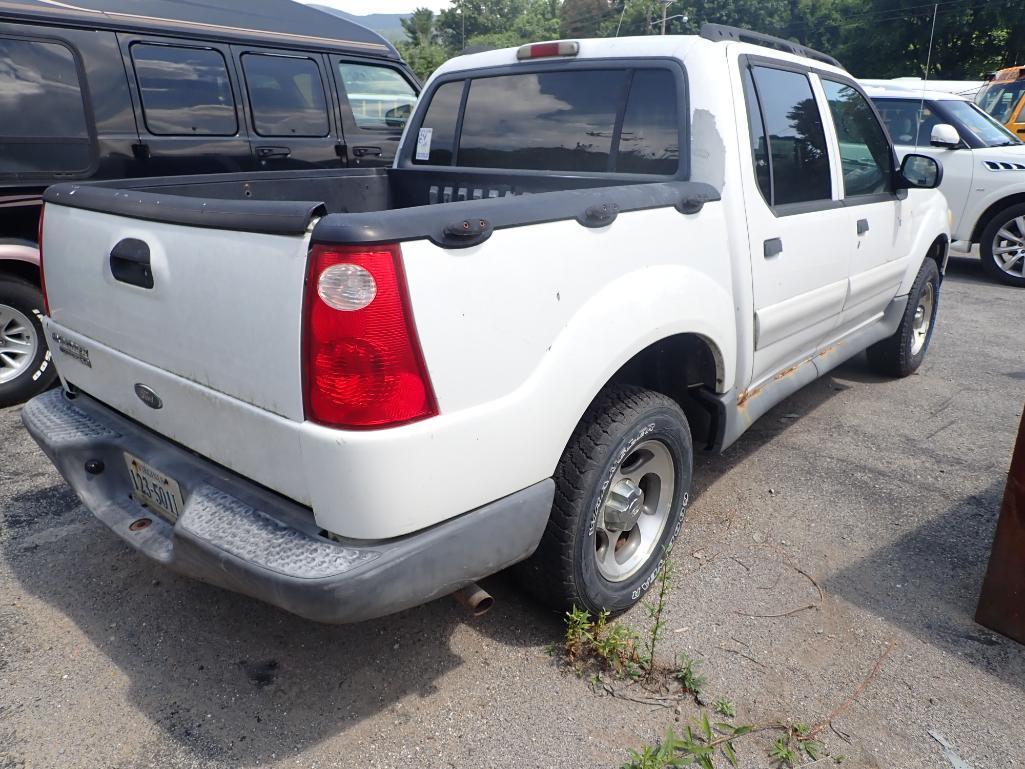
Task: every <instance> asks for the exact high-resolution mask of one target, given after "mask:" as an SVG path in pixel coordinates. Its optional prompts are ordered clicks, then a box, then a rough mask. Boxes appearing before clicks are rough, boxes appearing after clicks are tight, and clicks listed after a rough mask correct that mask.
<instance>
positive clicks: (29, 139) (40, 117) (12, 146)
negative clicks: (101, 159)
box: [0, 38, 92, 174]
mask: <svg viewBox="0 0 1025 769" xmlns="http://www.w3.org/2000/svg"><path fill="white" fill-rule="evenodd" d="M0 115H2V116H3V119H2V120H0V173H6V174H23V173H27V174H39V173H44V174H52V173H74V172H76V171H84V170H86V169H87V168H88V167H89V166H90V164H91V163H92V145H91V142H90V137H89V129H88V123H87V121H86V115H85V103H84V102H83V100H82V89H81V86H80V84H79V81H78V69H77V67H76V66H75V57H74V55H73V54H72V53H71V50H70V49H69V48H67V47H66V46H63V45H61V44H59V43H50V42H41V41H35V40H18V39H13V38H0Z"/></svg>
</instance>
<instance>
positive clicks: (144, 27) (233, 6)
mask: <svg viewBox="0 0 1025 769" xmlns="http://www.w3.org/2000/svg"><path fill="white" fill-rule="evenodd" d="M0 20H2V21H28V22H33V23H37V24H38V23H45V24H66V25H70V26H76V27H86V28H90V29H117V30H132V31H143V32H150V33H153V32H159V33H161V34H167V35H188V36H190V37H198V38H206V39H210V40H231V41H242V40H244V41H247V42H256V43H259V44H260V45H267V46H275V45H279V46H284V45H287V46H289V47H295V46H300V47H303V48H308V49H310V48H312V49H320V50H335V51H337V50H345V51H351V52H353V53H362V54H366V55H369V56H382V57H387V58H391V59H397V58H399V55H398V52H397V51H396V50H395V48H394V47H393V46H392V45H391V44H390V43H389V42H388V41H387V40H385V39H384V38H383V37H381V36H380V35H378V34H377V33H376V32H371V31H370V30H369V29H367V28H366V27H363V26H361V25H359V24H357V23H355V22H353V21H350V20H348V19H343V18H340V17H338V16H335V15H334V14H329V13H324V12H323V11H319V10H317V9H316V8H310V7H308V6H305V5H301V4H299V3H296V2H292V0H189V2H181V0H145V2H141V1H140V0H66V1H65V0H0Z"/></svg>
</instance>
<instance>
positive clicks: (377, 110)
mask: <svg viewBox="0 0 1025 769" xmlns="http://www.w3.org/2000/svg"><path fill="white" fill-rule="evenodd" d="M338 75H339V77H341V79H342V85H343V86H344V87H345V97H346V99H347V100H348V102H349V108H350V109H351V110H352V116H353V118H354V119H355V121H356V125H357V126H359V127H360V128H384V129H388V130H394V129H396V128H402V127H403V126H404V125H405V124H406V121H407V120H409V115H410V113H411V112H412V111H413V104H414V103H415V102H416V92H415V91H414V90H413V86H411V85H410V84H409V82H408V81H407V80H406V79H405V78H404V77H402V75H400V74H399V73H398V72H396V71H395V70H393V69H391V68H390V67H378V66H374V65H372V64H352V63H349V62H344V61H342V62H338Z"/></svg>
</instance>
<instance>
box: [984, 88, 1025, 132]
mask: <svg viewBox="0 0 1025 769" xmlns="http://www.w3.org/2000/svg"><path fill="white" fill-rule="evenodd" d="M1023 93H1025V80H1011V81H1009V82H1002V83H990V84H989V85H986V86H983V88H982V90H981V91H979V93H978V95H977V96H976V97H975V103H976V104H978V105H979V106H980V107H982V108H983V109H984V110H986V112H988V113H989V114H990V115H992V116H993V117H995V118H996V119H997V120H999V121H1000V122H1001V123H1006V122H1007V121H1009V120H1010V119H1011V115H1013V114H1014V108H1015V105H1017V104H1018V102H1019V101H1020V100H1021V96H1022V94H1023Z"/></svg>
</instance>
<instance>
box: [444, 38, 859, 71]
mask: <svg viewBox="0 0 1025 769" xmlns="http://www.w3.org/2000/svg"><path fill="white" fill-rule="evenodd" d="M571 39H572V40H573V41H575V42H577V43H579V44H580V53H579V54H577V55H576V56H574V57H572V58H570V57H566V58H563V59H561V60H562V61H573V60H576V61H583V60H586V59H603V58H607V59H629V58H637V59H644V58H652V57H665V58H671V59H674V58H675V59H679V60H681V61H682V60H684V59H686V58H687V57H688V56H690V55H692V54H695V53H697V54H698V55H700V53H701V52H705V53H706V54H707V53H711V52H712V51H715V50H716V49H717V47H718V46H721V45H723V44H729V45H733V46H737V47H738V49H739V50H740V51H741V52H743V53H748V54H758V55H763V56H769V57H771V58H774V59H779V60H780V61H792V62H795V63H802V64H808V61H809V57H808V56H806V55H803V54H798V53H794V52H792V51H786V50H777V49H774V48H767V47H765V46H763V45H758V44H756V43H751V42H747V41H734V40H730V39H725V38H724V39H720V40H717V41H715V42H713V41H711V40H709V39H707V38H705V37H700V36H698V35H641V36H636V37H599V38H571ZM534 42H541V41H534ZM519 48H520V46H517V47H515V48H499V49H495V50H490V51H484V52H480V53H469V54H464V55H461V56H454V57H452V58H451V59H449V60H448V61H446V62H445V63H444V64H442V65H441V66H440V67H439V68H438V69H437V70H435V73H434V74H433V75H432V76H431V79H432V80H433V79H435V78H437V77H440V76H442V75H445V74H447V73H450V72H461V71H463V70H475V69H484V68H487V67H501V66H509V65H528V64H530V63H532V62H531V61H520V60H518V59H517V58H516V51H518V50H519ZM556 60H557V59H556V58H555V57H553V58H551V59H547V60H546V59H536V60H534V61H536V62H543V61H556ZM813 66H814V67H815V68H816V69H820V70H824V71H826V72H836V73H837V74H841V75H844V76H846V77H850V75H849V74H848V73H847V72H846V71H845V70H844V69H842V68H841V67H837V66H834V65H832V64H828V63H826V62H824V61H821V60H819V61H815V62H814V65H813Z"/></svg>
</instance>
